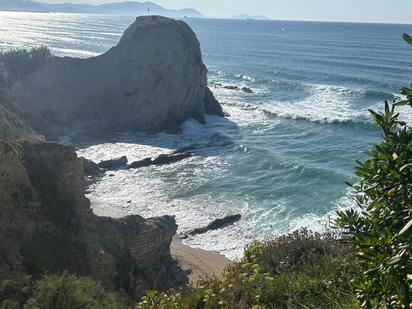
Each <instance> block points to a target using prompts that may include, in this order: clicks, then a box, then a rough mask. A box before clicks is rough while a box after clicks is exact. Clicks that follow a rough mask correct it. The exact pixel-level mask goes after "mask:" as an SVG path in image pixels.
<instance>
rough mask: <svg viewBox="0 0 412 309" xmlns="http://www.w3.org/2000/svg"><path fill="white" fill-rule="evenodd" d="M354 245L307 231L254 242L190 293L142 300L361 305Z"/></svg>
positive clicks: (151, 303)
mask: <svg viewBox="0 0 412 309" xmlns="http://www.w3.org/2000/svg"><path fill="white" fill-rule="evenodd" d="M354 254H355V252H354V250H353V249H352V247H351V246H349V245H347V244H344V243H342V242H340V241H339V240H338V239H337V238H336V237H335V236H334V235H331V234H329V235H320V234H314V233H310V232H308V231H306V230H303V231H299V232H296V233H293V234H289V235H286V236H282V237H279V238H276V239H275V240H273V241H270V242H266V243H261V242H254V243H252V244H251V245H249V246H248V247H247V248H246V250H245V255H244V259H243V260H242V261H241V262H239V263H234V264H232V265H231V266H230V267H229V268H228V269H227V270H226V271H225V273H224V274H223V275H222V277H221V278H211V279H208V280H205V281H204V282H202V283H201V284H200V286H198V287H197V288H195V289H193V290H191V291H189V292H188V293H187V294H185V295H181V294H179V293H177V294H170V293H169V294H167V293H157V292H154V291H150V292H148V293H147V294H146V296H145V297H144V298H143V299H142V300H141V302H140V303H139V304H138V305H137V309H149V308H168V309H169V308H177V309H183V308H255V309H258V308H356V305H355V304H356V299H355V296H354V293H353V292H352V291H351V288H350V283H349V282H350V279H351V278H352V276H353V275H354V269H356V265H355V260H354V258H353V257H354Z"/></svg>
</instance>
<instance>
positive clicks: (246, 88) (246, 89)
mask: <svg viewBox="0 0 412 309" xmlns="http://www.w3.org/2000/svg"><path fill="white" fill-rule="evenodd" d="M241 90H242V91H243V92H246V93H253V90H252V89H250V88H248V87H243V88H242V89H241Z"/></svg>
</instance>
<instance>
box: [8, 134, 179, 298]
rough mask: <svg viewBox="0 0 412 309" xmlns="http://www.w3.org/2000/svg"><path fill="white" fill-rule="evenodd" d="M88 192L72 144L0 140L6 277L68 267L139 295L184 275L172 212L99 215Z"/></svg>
mask: <svg viewBox="0 0 412 309" xmlns="http://www.w3.org/2000/svg"><path fill="white" fill-rule="evenodd" d="M83 192H84V175H83V166H82V163H81V161H80V160H79V159H78V158H77V156H76V153H75V152H74V149H73V148H72V147H71V146H63V145H58V144H53V143H46V142H27V141H26V142H19V143H12V142H4V141H0V279H4V278H7V277H13V276H15V275H17V274H27V273H29V274H33V275H35V276H36V275H39V274H41V273H43V272H45V271H48V272H52V273H55V272H61V271H64V270H67V271H69V272H71V273H77V274H81V275H88V276H91V277H93V278H94V279H96V280H99V281H101V282H103V283H105V284H106V285H108V286H112V287H117V288H120V289H123V290H124V291H126V292H127V293H128V294H129V295H133V296H139V295H141V293H142V292H143V291H144V289H145V288H160V289H165V288H171V287H173V286H176V285H179V284H181V283H182V281H184V276H182V274H181V273H180V271H179V269H178V268H177V267H176V266H175V264H174V262H173V261H172V259H171V257H170V243H171V239H172V236H173V235H174V234H175V233H176V228H177V226H176V224H175V222H174V219H173V218H172V217H167V216H166V217H161V218H153V219H147V220H145V219H143V218H141V217H139V216H131V217H126V218H123V219H118V220H115V219H111V218H101V217H97V216H95V215H93V213H92V211H91V209H90V205H89V201H88V200H87V199H86V198H85V196H84V193H83Z"/></svg>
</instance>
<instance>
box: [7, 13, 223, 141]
mask: <svg viewBox="0 0 412 309" xmlns="http://www.w3.org/2000/svg"><path fill="white" fill-rule="evenodd" d="M9 95H11V96H13V97H15V98H16V102H17V104H18V106H19V110H20V111H21V113H22V115H23V117H24V118H25V119H27V121H28V122H29V123H30V124H31V126H32V128H33V129H34V130H35V131H36V132H38V133H40V134H43V135H45V136H46V137H48V138H56V137H58V136H61V135H64V134H67V133H71V132H73V131H74V130H79V129H85V128H89V127H100V126H102V127H115V128H117V129H119V128H121V127H127V128H131V129H135V130H139V131H147V132H158V131H162V130H167V129H174V128H175V127H176V126H178V125H180V124H181V123H182V122H183V121H185V120H186V119H188V118H195V119H197V120H199V121H201V122H202V121H203V120H204V115H205V113H212V114H216V115H219V116H223V111H222V108H221V106H220V104H219V103H218V102H217V101H216V99H214V97H213V94H212V92H211V91H210V90H209V88H208V87H207V70H206V67H205V65H204V64H203V61H202V55H201V51H200V45H199V41H198V40H197V38H196V35H195V34H194V32H193V31H192V30H191V29H190V27H189V26H188V25H187V24H186V23H185V22H183V21H176V20H173V19H169V18H165V17H159V16H142V17H138V18H137V19H136V21H135V22H134V23H133V24H132V25H131V26H130V27H129V28H128V29H127V30H126V31H125V33H124V35H123V37H122V38H121V39H120V42H119V43H118V44H117V45H116V46H114V47H113V48H111V49H110V50H109V51H108V52H106V53H105V54H103V55H101V56H97V57H93V58H89V59H76V58H69V57H64V58H60V57H53V58H52V59H51V60H50V61H48V62H47V63H46V64H45V65H44V66H42V67H40V68H39V69H36V70H35V71H33V72H30V73H29V74H27V75H26V76H25V77H23V78H22V79H21V80H20V81H18V82H17V83H15V84H14V86H13V87H12V90H11V91H10V93H9Z"/></svg>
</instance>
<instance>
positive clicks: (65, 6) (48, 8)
mask: <svg viewBox="0 0 412 309" xmlns="http://www.w3.org/2000/svg"><path fill="white" fill-rule="evenodd" d="M0 11H23V12H61V13H91V14H117V15H131V16H138V15H145V14H148V13H150V14H151V15H163V16H168V17H173V18H182V17H192V18H193V17H195V18H203V17H205V16H204V15H203V14H202V13H200V12H199V11H196V10H194V9H190V8H188V9H180V10H173V9H167V8H164V7H162V6H160V5H157V4H156V3H153V2H137V1H125V2H116V3H105V4H99V5H93V4H74V3H62V4H51V3H46V2H37V1H31V0H1V1H0Z"/></svg>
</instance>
